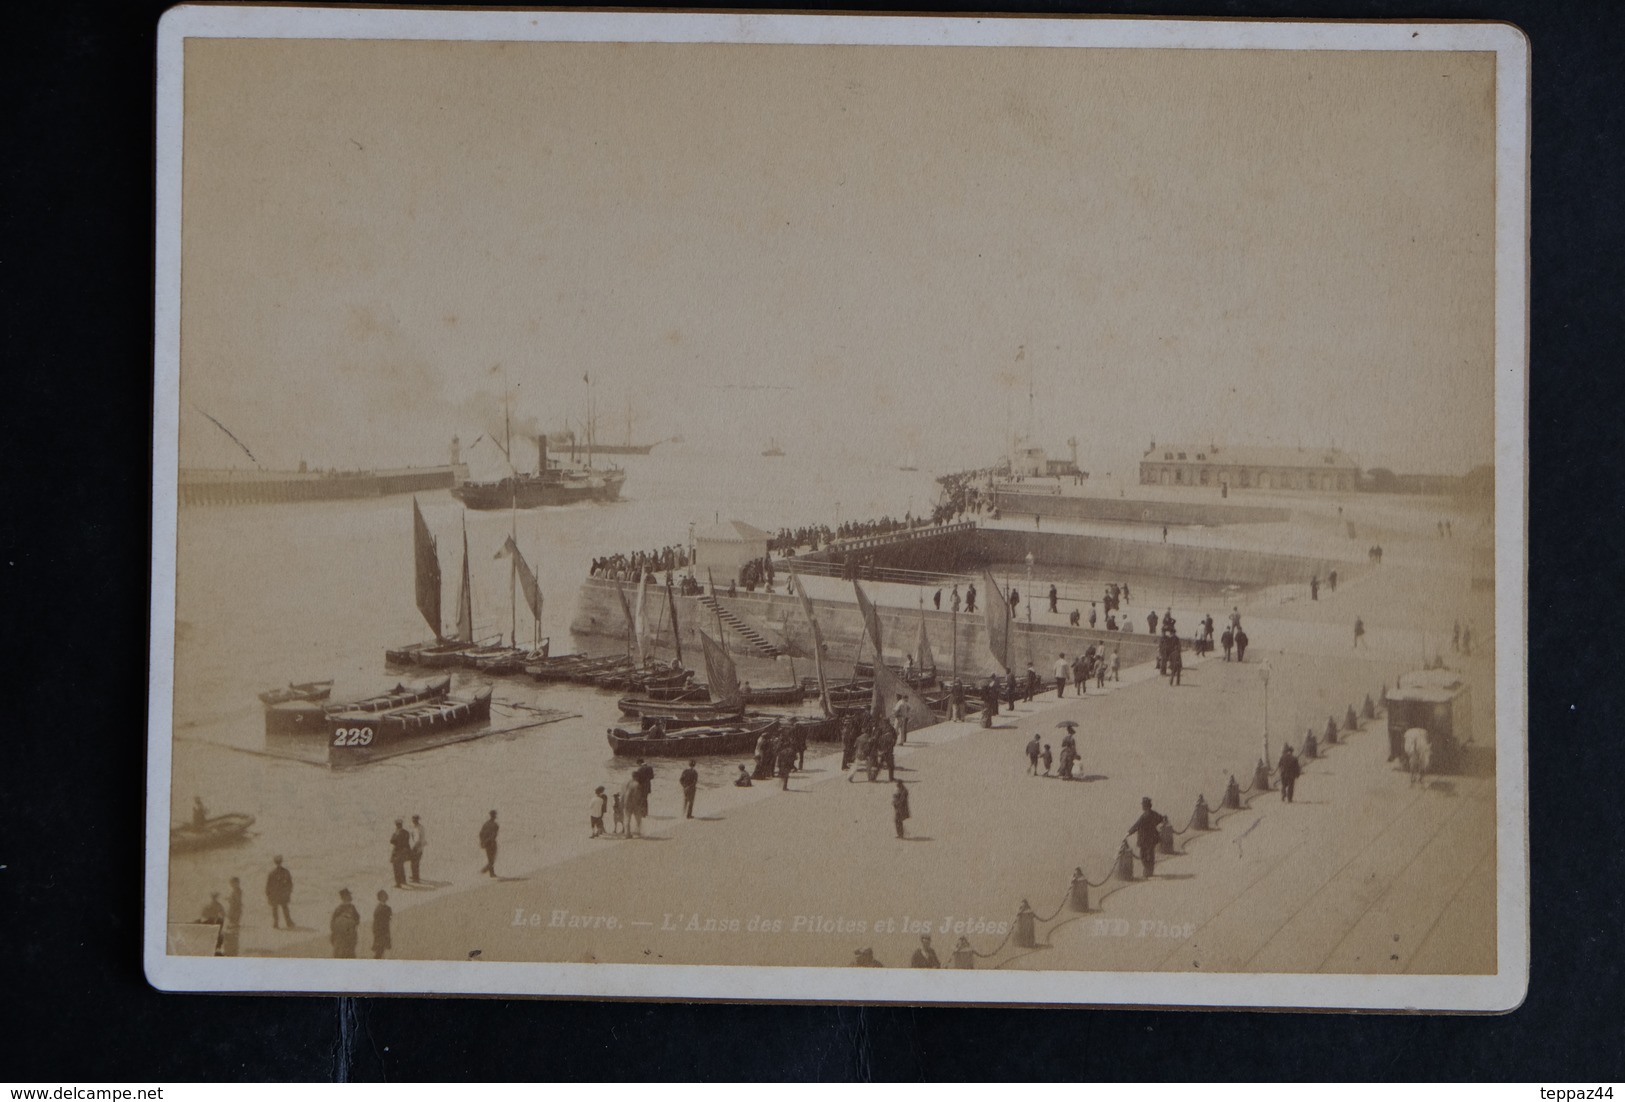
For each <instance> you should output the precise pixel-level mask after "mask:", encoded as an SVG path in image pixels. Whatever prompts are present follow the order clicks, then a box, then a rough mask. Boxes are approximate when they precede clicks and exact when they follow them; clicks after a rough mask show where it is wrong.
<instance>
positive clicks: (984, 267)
mask: <svg viewBox="0 0 1625 1102" xmlns="http://www.w3.org/2000/svg"><path fill="white" fill-rule="evenodd" d="M1493 61H1494V59H1493V56H1491V55H1479V54H1436V53H1394V54H1354V53H1338V52H1314V53H1310V52H1301V53H1284V52H1266V51H1256V52H1255V51H1208V50H1203V51H1196V50H1169V51H1130V50H1114V49H1078V50H1066V49H1049V50H1044V49H1014V48H1012V49H1000V50H995V49H991V48H981V49H964V48H958V49H953V48H925V47H912V48H910V47H853V46H839V47H815V46H773V45H734V44H700V45H656V44H649V45H629V44H604V43H445V42H435V43H412V42H344V41H295V42H287V41H284V42H277V41H253V40H218V39H192V40H189V41H188V42H187V45H186V60H185V66H186V68H185V81H186V93H185V94H186V108H185V110H186V130H185V146H184V166H185V167H184V174H183V215H182V218H183V222H182V225H183V238H182V323H181V324H182V340H181V381H182V382H181V387H182V390H181V407H182V420H181V425H182V439H181V462H182V465H183V466H232V465H235V466H241V465H247V460H246V458H245V457H244V455H243V453H242V452H240V451H239V450H238V449H237V447H236V445H234V444H232V442H231V441H230V440H229V439H228V438H227V437H226V436H225V434H224V433H223V432H221V431H220V430H219V429H218V428H216V427H215V426H214V424H213V423H212V422H211V421H210V420H208V418H209V417H212V418H214V419H215V420H218V421H219V422H220V423H221V424H222V425H224V426H226V427H228V428H229V429H230V430H231V432H232V433H233V435H235V436H237V437H238V438H240V439H241V440H242V441H243V442H244V444H245V445H247V447H248V448H249V450H251V451H252V452H253V454H254V456H255V458H256V459H257V460H258V462H259V463H261V464H262V465H264V466H265V467H267V468H289V467H293V466H296V465H297V464H298V463H299V462H300V461H301V460H305V461H308V462H309V463H311V464H312V465H313V466H324V467H331V466H339V467H369V466H394V465H403V464H432V463H440V462H444V461H445V458H446V454H447V450H448V445H449V441H450V438H451V437H452V435H453V434H457V435H459V436H460V437H461V438H462V440H463V441H464V442H465V443H467V442H469V441H471V440H472V439H474V438H475V437H477V436H479V435H480V434H481V433H491V432H493V431H500V426H501V424H502V405H503V395H504V393H505V392H506V393H507V394H509V395H510V396H511V405H512V409H513V415H514V419H515V423H516V424H518V425H519V426H520V427H521V428H522V429H525V428H529V429H531V430H534V429H535V428H536V427H538V426H540V427H544V428H548V429H558V428H562V427H564V425H565V423H566V421H567V420H569V421H573V422H575V423H577V424H579V423H580V421H581V420H582V419H583V418H584V417H585V415H586V412H587V410H588V408H589V400H590V401H591V402H592V403H594V404H595V405H596V408H597V410H598V412H599V416H600V422H599V435H600V437H601V438H603V439H607V440H610V441H614V442H619V441H621V440H622V439H624V437H625V435H626V418H627V412H628V408H629V407H630V409H631V411H632V413H633V415H634V418H635V421H634V425H633V435H634V436H636V437H637V438H639V439H640V440H642V441H645V442H647V441H652V440H657V439H662V438H666V437H671V436H675V435H682V436H683V437H684V438H685V440H686V441H687V444H688V445H689V446H693V447H698V448H702V449H709V450H714V451H717V452H719V453H731V454H738V455H742V456H743V455H755V454H756V453H757V452H758V451H760V449H761V448H762V447H763V446H764V445H765V444H766V443H767V440H768V438H769V437H775V438H777V439H778V440H779V441H780V442H781V443H782V444H783V445H784V447H785V449H786V450H787V451H789V452H790V453H791V454H792V455H806V456H814V455H817V454H844V455H865V454H872V455H875V456H876V457H877V458H879V459H881V460H885V461H891V460H894V459H896V458H899V457H902V456H905V455H909V454H911V453H912V454H913V455H914V456H915V457H916V458H917V459H918V461H919V462H921V463H922V464H926V465H931V466H936V467H955V466H963V467H969V466H977V465H982V464H985V463H987V462H990V461H992V460H993V459H994V458H995V457H997V456H998V455H999V454H1001V453H1002V450H1003V448H1004V447H1005V442H1006V441H1007V440H1008V439H1009V434H1012V433H1026V432H1029V431H1030V432H1031V434H1032V437H1033V439H1034V442H1035V443H1037V444H1038V445H1040V446H1043V447H1047V448H1049V449H1050V450H1051V452H1052V453H1055V454H1064V453H1065V451H1066V443H1065V442H1066V441H1067V440H1068V439H1069V438H1076V439H1077V441H1078V451H1079V458H1080V460H1081V461H1082V462H1083V464H1084V466H1085V467H1088V468H1091V469H1095V470H1101V471H1104V470H1114V469H1115V470H1118V471H1127V470H1131V469H1132V467H1133V465H1134V464H1135V463H1136V462H1137V461H1138V459H1139V457H1140V454H1141V453H1142V452H1143V451H1145V449H1146V448H1147V446H1148V445H1149V443H1150V442H1151V441H1152V440H1157V441H1162V442H1168V441H1192V442H1196V441H1200V442H1204V443H1206V442H1218V443H1221V444H1223V443H1229V444H1232V445H1241V444H1283V445H1297V444H1301V445H1303V446H1308V447H1318V446H1323V445H1333V446H1337V447H1340V448H1343V449H1345V450H1348V451H1350V452H1351V453H1353V454H1354V455H1355V456H1356V457H1357V458H1358V459H1359V460H1360V461H1361V462H1362V464H1363V465H1365V466H1367V467H1374V466H1386V467H1391V468H1393V469H1396V470H1404V471H1439V472H1446V473H1460V472H1464V471H1466V470H1467V469H1468V468H1470V467H1471V466H1473V465H1475V464H1478V463H1487V462H1489V461H1490V460H1491V457H1492V443H1493V424H1492V413H1493V390H1492V353H1493V331H1492V329H1493V290H1494V280H1493V259H1494V217H1493V215H1494V212H1493V201H1494V170H1493V154H1494V111H1493V100H1494V65H1493ZM584 377H587V378H590V379H591V386H590V387H589V385H587V384H586V383H584V382H583V378H584ZM589 395H590V398H589ZM204 415H207V416H204ZM525 451H526V453H528V451H529V448H528V446H527V448H526V449H525Z"/></svg>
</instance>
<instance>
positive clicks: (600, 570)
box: [588, 546, 689, 582]
mask: <svg viewBox="0 0 1625 1102" xmlns="http://www.w3.org/2000/svg"><path fill="white" fill-rule="evenodd" d="M688 563H689V556H688V549H687V548H686V547H675V546H666V547H662V548H659V549H657V550H654V551H633V552H632V553H631V554H629V555H606V556H604V557H603V558H601V559H593V560H592V568H591V569H590V570H589V571H588V573H589V574H590V575H591V576H592V577H594V578H614V579H616V580H617V581H622V582H636V581H639V580H640V579H642V577H643V575H644V574H646V573H650V572H653V573H656V574H665V575H667V577H668V580H670V575H671V573H672V572H673V571H675V570H681V569H682V568H683V567H685V566H687V565H688Z"/></svg>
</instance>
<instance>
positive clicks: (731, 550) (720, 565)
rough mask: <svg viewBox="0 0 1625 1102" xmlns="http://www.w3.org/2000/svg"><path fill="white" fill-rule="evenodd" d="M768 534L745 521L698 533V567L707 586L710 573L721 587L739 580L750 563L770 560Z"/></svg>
mask: <svg viewBox="0 0 1625 1102" xmlns="http://www.w3.org/2000/svg"><path fill="white" fill-rule="evenodd" d="M771 538H772V537H770V536H769V535H768V534H767V533H766V532H764V531H762V530H761V529H760V528H757V527H755V526H754V525H750V524H746V523H745V522H744V521H742V520H727V521H723V522H722V523H721V524H708V525H705V526H704V527H702V528H696V529H695V530H694V565H695V568H696V575H697V576H698V577H699V579H700V580H701V581H702V582H704V581H705V579H706V572H707V571H710V572H711V575H712V576H713V577H715V578H716V580H717V584H718V585H722V584H724V583H726V582H729V581H738V580H739V571H740V570H741V569H742V568H743V567H744V565H745V564H746V563H748V562H753V561H755V560H756V559H761V558H766V557H767V541H768V540H769V539H771Z"/></svg>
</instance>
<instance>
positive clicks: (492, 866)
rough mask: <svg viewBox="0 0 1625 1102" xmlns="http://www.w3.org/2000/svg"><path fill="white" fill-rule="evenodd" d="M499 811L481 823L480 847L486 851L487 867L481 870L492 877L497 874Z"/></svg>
mask: <svg viewBox="0 0 1625 1102" xmlns="http://www.w3.org/2000/svg"><path fill="white" fill-rule="evenodd" d="M497 829H498V828H497V813H496V812H495V811H493V812H491V816H490V818H488V819H486V820H485V822H483V823H481V824H480V848H481V849H483V850H484V851H485V867H484V868H483V869H481V870H480V871H481V872H483V873H487V874H489V875H490V876H492V877H495V876H496V874H497Z"/></svg>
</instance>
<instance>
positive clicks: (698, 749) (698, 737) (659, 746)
mask: <svg viewBox="0 0 1625 1102" xmlns="http://www.w3.org/2000/svg"><path fill="white" fill-rule="evenodd" d="M772 726H773V725H772V724H771V723H763V724H755V725H752V726H727V727H691V728H685V729H683V730H681V731H677V732H675V733H668V734H666V735H664V736H662V737H659V738H656V737H653V736H651V735H649V734H647V733H646V732H639V733H632V732H629V731H624V730H621V729H620V728H618V727H612V728H610V729H609V734H608V738H609V748H610V750H611V751H612V752H613V753H614V754H615V756H616V757H618V758H699V757H715V756H718V755H722V754H729V755H736V756H741V757H748V756H750V754H751V753H752V752H753V751H754V750H755V749H756V740H757V739H759V738H761V736H762V734H763V732H765V731H767V730H768V729H769V728H771V727H772Z"/></svg>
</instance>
